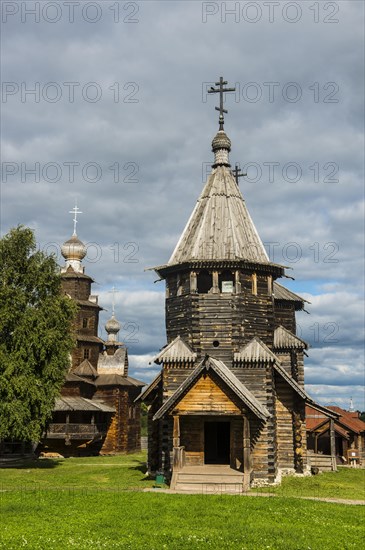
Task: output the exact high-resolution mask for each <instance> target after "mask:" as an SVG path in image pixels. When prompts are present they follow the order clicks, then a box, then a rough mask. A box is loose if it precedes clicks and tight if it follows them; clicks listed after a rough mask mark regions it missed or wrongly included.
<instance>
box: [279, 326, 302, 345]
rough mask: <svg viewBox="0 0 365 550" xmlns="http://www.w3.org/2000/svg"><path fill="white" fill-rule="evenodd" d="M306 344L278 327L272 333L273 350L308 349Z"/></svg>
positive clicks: (281, 327)
mask: <svg viewBox="0 0 365 550" xmlns="http://www.w3.org/2000/svg"><path fill="white" fill-rule="evenodd" d="M308 347H309V346H308V344H307V342H305V341H304V340H302V339H301V338H299V337H298V336H296V335H295V334H293V333H292V332H290V331H289V330H288V329H286V328H285V327H283V326H282V325H280V326H279V327H278V328H277V329H275V331H274V349H308Z"/></svg>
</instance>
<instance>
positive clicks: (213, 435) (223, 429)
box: [204, 422, 231, 464]
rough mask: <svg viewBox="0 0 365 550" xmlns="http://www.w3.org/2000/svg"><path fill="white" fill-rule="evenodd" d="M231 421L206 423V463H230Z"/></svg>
mask: <svg viewBox="0 0 365 550" xmlns="http://www.w3.org/2000/svg"><path fill="white" fill-rule="evenodd" d="M230 439H231V423H230V422H205V423H204V462H205V464H229V463H230Z"/></svg>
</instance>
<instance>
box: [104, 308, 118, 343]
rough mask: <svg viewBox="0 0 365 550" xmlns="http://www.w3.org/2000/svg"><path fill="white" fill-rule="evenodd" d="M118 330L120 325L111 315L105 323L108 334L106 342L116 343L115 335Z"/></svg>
mask: <svg viewBox="0 0 365 550" xmlns="http://www.w3.org/2000/svg"><path fill="white" fill-rule="evenodd" d="M120 328H121V326H120V323H119V321H118V320H117V319H116V318H115V316H114V313H113V315H112V316H111V318H110V319H109V321H107V322H106V323H105V330H106V332H107V333H108V342H116V341H117V334H118V332H119V331H120Z"/></svg>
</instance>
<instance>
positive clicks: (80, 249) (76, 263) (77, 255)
mask: <svg viewBox="0 0 365 550" xmlns="http://www.w3.org/2000/svg"><path fill="white" fill-rule="evenodd" d="M86 252H87V249H86V246H85V245H84V243H83V242H82V241H80V239H79V238H78V236H77V235H76V233H74V234H73V235H72V237H71V239H69V240H68V241H66V242H65V243H63V245H62V246H61V254H62V256H63V257H64V258H65V260H66V269H67V268H68V267H70V266H71V267H72V269H73V270H74V271H77V272H82V271H83V269H82V267H81V260H82V259H83V258H85V256H86Z"/></svg>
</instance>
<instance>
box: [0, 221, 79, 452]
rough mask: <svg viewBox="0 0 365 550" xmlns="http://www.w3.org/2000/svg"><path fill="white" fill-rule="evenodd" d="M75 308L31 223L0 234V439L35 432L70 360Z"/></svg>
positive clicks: (32, 437)
mask: <svg viewBox="0 0 365 550" xmlns="http://www.w3.org/2000/svg"><path fill="white" fill-rule="evenodd" d="M75 313H76V311H75V305H74V303H73V301H72V300H70V299H69V298H68V297H67V296H65V295H62V292H61V279H60V273H59V267H58V265H57V262H56V259H55V258H54V256H47V255H45V254H44V253H42V252H40V251H38V250H36V242H35V237H34V234H33V231H32V230H31V229H28V228H26V227H24V226H18V227H17V228H15V229H12V230H11V231H10V232H9V233H8V234H7V235H5V236H4V237H3V238H2V239H0V441H1V440H7V439H13V440H19V441H24V442H37V441H39V439H40V438H41V435H42V432H43V430H44V428H45V426H46V424H47V421H49V419H50V418H51V414H52V408H53V406H54V402H55V398H56V397H57V395H58V394H59V391H60V388H61V386H62V383H63V381H64V378H65V374H66V372H67V370H68V368H69V365H70V351H71V349H72V347H73V346H74V340H73V337H72V321H73V318H74V316H75Z"/></svg>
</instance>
